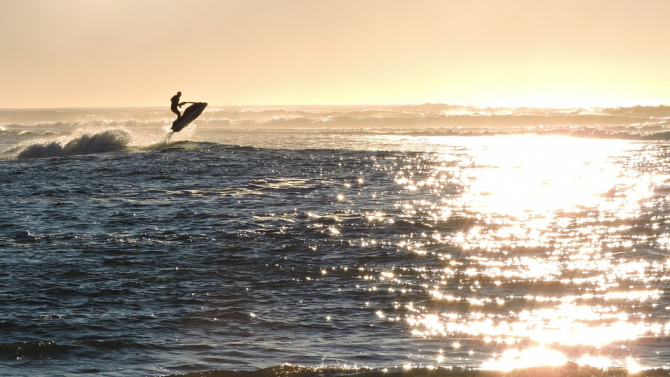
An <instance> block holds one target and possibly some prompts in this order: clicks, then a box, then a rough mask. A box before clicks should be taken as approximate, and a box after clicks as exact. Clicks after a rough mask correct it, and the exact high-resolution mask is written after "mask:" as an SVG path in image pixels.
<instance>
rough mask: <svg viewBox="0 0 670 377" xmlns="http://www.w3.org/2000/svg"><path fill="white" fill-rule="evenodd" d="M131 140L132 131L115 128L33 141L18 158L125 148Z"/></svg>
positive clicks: (58, 155)
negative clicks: (63, 137)
mask: <svg viewBox="0 0 670 377" xmlns="http://www.w3.org/2000/svg"><path fill="white" fill-rule="evenodd" d="M130 141H131V137H130V133H129V132H127V131H124V130H119V129H113V130H106V131H102V132H99V133H95V134H92V135H91V134H83V135H80V136H76V137H74V138H71V139H65V140H63V139H57V140H47V141H37V142H32V143H30V144H29V145H27V146H25V147H24V148H23V149H21V150H20V152H19V153H18V155H17V157H18V158H44V157H66V156H74V155H84V154H93V153H104V152H112V151H118V150H122V149H125V148H126V147H127V146H128V145H129V143H130Z"/></svg>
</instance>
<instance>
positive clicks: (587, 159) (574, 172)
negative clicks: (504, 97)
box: [395, 136, 670, 371]
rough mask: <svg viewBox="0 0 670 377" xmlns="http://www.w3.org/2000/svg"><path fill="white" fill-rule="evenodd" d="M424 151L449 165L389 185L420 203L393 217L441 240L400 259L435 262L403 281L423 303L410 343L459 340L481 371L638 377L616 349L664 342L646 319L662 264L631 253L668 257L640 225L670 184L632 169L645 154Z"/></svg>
mask: <svg viewBox="0 0 670 377" xmlns="http://www.w3.org/2000/svg"><path fill="white" fill-rule="evenodd" d="M432 142H433V144H435V145H438V146H439V145H443V147H444V151H445V152H444V154H439V153H435V154H434V155H433V157H432V159H428V160H426V159H416V161H415V162H414V165H410V166H406V167H405V168H404V169H401V170H399V171H398V173H397V175H396V183H397V184H398V185H400V186H402V187H404V189H405V190H406V192H407V193H408V194H413V193H422V192H423V193H425V194H426V195H425V196H424V198H425V199H422V200H412V201H407V202H405V203H403V204H401V205H400V204H399V207H400V208H402V210H403V214H404V215H403V216H405V217H408V218H414V219H416V218H422V221H424V222H429V223H432V224H434V229H435V230H434V231H432V232H427V233H426V234H424V235H423V239H422V240H414V241H413V240H411V238H412V236H411V235H409V236H407V237H406V238H407V239H408V240H407V241H403V242H402V243H401V246H402V247H403V248H406V249H407V251H408V252H413V253H415V254H416V255H417V257H419V258H423V259H422V260H425V258H426V257H428V256H432V257H434V258H435V260H438V261H440V265H435V266H430V267H422V268H421V269H419V268H418V267H411V266H408V267H406V268H405V270H404V271H405V272H404V274H405V275H411V274H416V276H418V277H419V278H420V279H422V280H423V281H424V283H423V285H422V286H423V289H424V290H425V292H426V293H427V294H428V295H429V296H430V297H431V301H430V302H429V303H428V304H423V305H417V304H415V303H410V304H408V305H406V310H407V313H408V314H407V317H406V322H407V324H408V325H409V326H410V327H411V329H412V333H413V334H414V336H415V337H418V338H423V339H440V338H442V339H449V340H451V339H455V340H457V341H458V340H459V339H466V340H463V341H458V343H459V344H460V347H462V348H467V347H473V348H475V349H486V350H489V351H490V353H489V355H490V357H489V358H488V361H486V362H484V363H483V364H482V365H481V367H482V368H484V369H494V370H511V369H516V368H523V367H532V366H541V365H542V366H552V365H553V366H555V365H562V364H565V362H566V361H568V360H572V361H575V362H577V363H581V364H585V365H592V366H595V367H603V366H617V365H618V366H622V367H628V369H629V370H630V371H632V369H635V368H638V369H639V368H641V367H640V364H637V362H636V361H635V359H634V357H635V355H630V354H626V352H620V350H621V347H622V346H625V345H626V344H628V343H630V342H635V341H637V340H639V339H641V338H645V337H657V336H667V335H669V334H670V322H668V323H664V322H662V321H660V320H658V319H656V318H655V316H653V315H652V312H653V311H654V310H657V309H656V307H657V305H658V302H659V300H661V297H662V295H663V290H662V289H660V288H659V286H660V284H661V282H663V281H665V280H666V279H667V278H666V275H667V272H668V269H670V263H669V262H668V261H667V260H666V259H663V258H655V259H643V258H641V257H640V254H639V253H637V252H636V250H637V248H638V247H658V248H661V249H662V250H667V249H668V246H669V243H668V242H667V237H665V238H663V237H662V236H658V237H657V236H654V235H650V234H649V233H644V232H642V231H641V229H640V228H643V229H649V228H652V229H653V228H654V227H659V226H663V224H662V223H661V222H660V221H654V219H645V218H644V214H645V208H647V207H649V206H660V205H664V203H665V198H664V197H659V196H658V195H656V194H655V190H657V189H658V188H659V187H661V186H663V185H664V182H665V181H666V180H667V179H668V177H667V176H664V175H663V176H659V175H658V174H654V173H653V171H652V170H647V169H646V168H645V167H644V166H645V164H650V163H654V161H640V160H639V157H636V156H639V155H636V154H635V153H633V152H631V151H632V150H635V149H636V148H639V146H636V145H635V144H634V143H631V142H629V141H622V140H595V139H577V138H570V137H562V136H499V137H490V138H476V139H474V138H473V139H472V140H462V139H460V140H458V145H461V146H462V145H463V144H466V146H467V149H468V150H467V153H462V150H459V149H457V148H451V146H452V145H455V144H456V143H455V142H454V140H453V139H451V138H449V137H445V138H433V139H432ZM641 224H642V225H641ZM663 240H666V241H665V243H664V241H663ZM395 276H396V278H397V281H400V279H401V278H402V274H401V273H400V272H397V273H396V275H395ZM482 347H483V348H482ZM624 349H627V348H625V347H624ZM614 350H617V351H616V352H615V351H614ZM623 354H626V355H627V359H625V358H623V357H622V356H621V355H623ZM612 355H616V356H612ZM440 358H441V359H440V362H441V361H442V360H444V359H445V358H446V356H445V355H440Z"/></svg>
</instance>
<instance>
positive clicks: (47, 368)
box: [0, 104, 670, 377]
mask: <svg viewBox="0 0 670 377" xmlns="http://www.w3.org/2000/svg"><path fill="white" fill-rule="evenodd" d="M173 117H174V115H173V114H172V113H171V112H170V110H169V109H168V108H167V107H166V108H114V109H110V108H85V109H3V110H0V182H1V184H0V197H1V199H0V303H1V310H0V375H1V376H93V375H94V376H140V375H143V376H168V375H176V376H184V375H189V376H196V375H197V376H200V375H205V374H203V372H209V375H221V376H228V375H264V376H265V375H267V376H271V375H272V376H274V375H282V376H288V375H296V376H306V377H310V376H314V377H316V376H336V375H337V376H343V375H380V376H382V375H389V376H393V375H410V374H412V373H414V374H413V375H422V374H431V373H441V374H443V375H447V376H448V375H463V373H466V374H467V373H470V374H477V373H483V372H485V371H492V372H498V373H503V374H504V373H506V372H509V371H514V370H517V371H518V370H536V369H533V368H573V369H570V370H573V371H577V370H579V371H584V370H590V371H596V370H597V371H603V373H605V374H607V373H610V374H616V373H619V374H620V373H626V372H628V373H637V372H642V373H651V372H649V371H653V373H656V375H668V373H667V372H666V371H665V368H669V367H670V291H669V290H668V287H669V285H670V283H669V282H668V280H669V279H670V259H669V256H670V253H669V250H670V108H669V107H664V106H659V107H629V108H598V109H532V108H515V109H506V108H475V107H468V106H449V105H439V104H426V105H417V106H320V107H319V106H301V107H287V106H266V107H217V106H210V107H208V108H207V109H206V110H205V112H204V113H203V114H202V116H201V117H200V118H198V119H197V120H196V121H195V122H194V123H193V124H191V125H190V126H189V127H187V128H186V129H184V130H183V131H181V132H179V133H171V132H170V129H169V126H170V124H171V122H172V119H173ZM645 371H646V372H645ZM459 373H460V374H459ZM575 373H576V372H575ZM594 373H595V372H593V373H592V374H594Z"/></svg>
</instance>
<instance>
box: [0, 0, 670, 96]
mask: <svg viewBox="0 0 670 377" xmlns="http://www.w3.org/2000/svg"><path fill="white" fill-rule="evenodd" d="M0 10H2V12H0V24H2V25H3V27H2V29H0V43H2V45H3V46H5V51H8V52H7V53H6V54H5V56H4V57H3V67H4V69H3V70H2V71H0V82H2V83H3V91H2V92H0V108H58V107H153V106H166V103H168V100H169V98H170V97H171V96H172V95H173V94H174V93H175V92H176V91H182V92H183V93H184V96H185V97H186V99H187V100H196V101H207V102H208V103H210V104H211V105H213V106H226V105H232V106H255V105H259V106H261V105H275V106H281V105H287V106H295V105H316V106H320V105H413V104H424V103H444V104H453V105H471V106H478V107H489V106H495V107H540V108H547V107H553V108H576V107H586V108H588V107H619V106H626V107H627V106H636V105H648V106H657V105H664V104H666V105H667V104H670V74H669V73H668V72H667V69H666V67H667V66H668V65H670V54H667V53H666V52H665V49H663V48H662V47H661V46H664V45H665V43H666V42H667V41H668V40H670V30H668V29H667V28H665V27H664V24H665V22H664V21H665V20H664V17H665V15H666V14H668V13H669V12H670V3H668V2H666V1H661V0H643V1H641V2H635V3H620V4H613V3H611V2H607V1H604V0H595V1H591V2H587V3H584V2H579V1H576V0H569V1H565V2H561V3H544V2H543V3H538V2H534V1H530V0H511V1H508V2H487V3H484V4H482V3H477V4H474V3H472V4H471V3H467V2H461V1H453V0H447V1H427V0H426V1H420V2H412V3H411V4H410V3H407V2H402V1H398V0H388V1H369V2H364V3H360V2H356V1H347V0H345V1H326V2H318V3H314V2H311V1H307V0H290V1H286V2H281V3H275V2H254V1H237V0H222V1H214V0H199V1H194V2H189V3H184V2H178V1H173V0H168V1H156V0H146V1H142V2H139V3H138V2H133V1H129V0H118V1H97V2H89V1H85V0H63V1H55V0H36V1H33V2H29V3H27V2H15V1H2V0H0Z"/></svg>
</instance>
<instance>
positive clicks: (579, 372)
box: [168, 362, 668, 377]
mask: <svg viewBox="0 0 670 377" xmlns="http://www.w3.org/2000/svg"><path fill="white" fill-rule="evenodd" d="M631 374H634V375H635V376H639V377H659V376H668V371H667V370H665V369H661V368H658V369H646V370H642V371H629V370H627V369H625V368H605V369H601V368H596V367H591V366H588V365H579V364H577V363H574V362H568V363H566V364H565V365H563V366H559V367H533V368H524V369H515V370H512V371H495V370H481V369H469V368H458V367H455V368H398V369H396V370H389V369H381V370H377V369H366V368H356V367H346V366H345V367H305V366H295V365H281V366H277V367H273V368H266V369H261V370H256V371H230V370H211V371H207V372H192V373H186V374H171V375H169V376H168V377H277V376H285V377H289V376H293V377H539V376H542V377H573V376H574V377H578V376H579V377H582V376H590V377H610V376H612V377H615V376H616V377H622V376H628V375H631Z"/></svg>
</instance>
